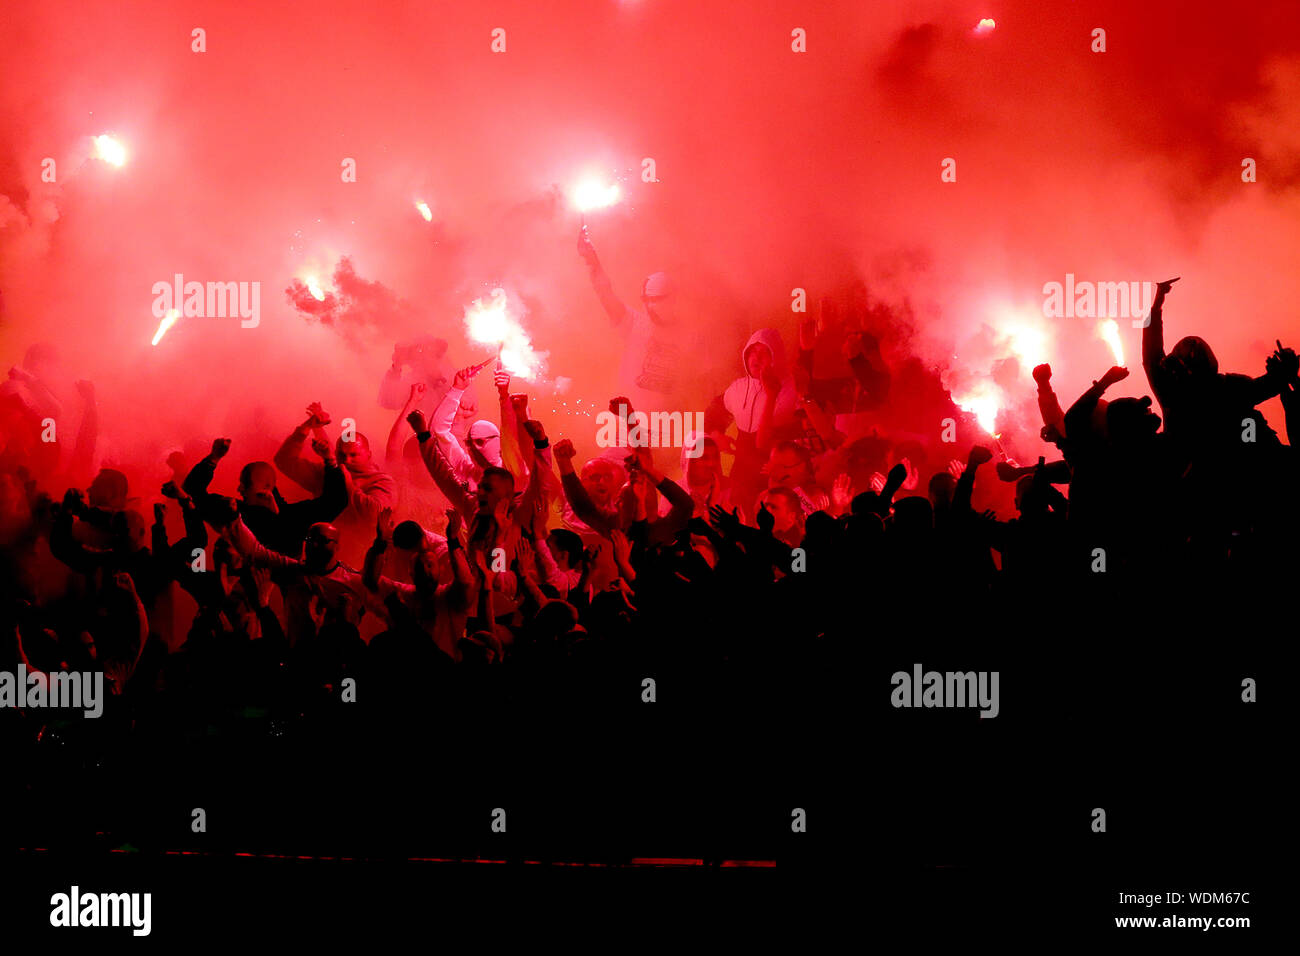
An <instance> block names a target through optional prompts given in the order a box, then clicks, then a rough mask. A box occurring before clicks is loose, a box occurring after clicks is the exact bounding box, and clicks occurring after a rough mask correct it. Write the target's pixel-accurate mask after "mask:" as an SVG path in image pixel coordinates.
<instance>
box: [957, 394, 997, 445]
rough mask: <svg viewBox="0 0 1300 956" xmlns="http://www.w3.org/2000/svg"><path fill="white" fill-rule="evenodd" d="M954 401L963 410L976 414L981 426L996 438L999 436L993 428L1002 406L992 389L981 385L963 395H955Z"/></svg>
mask: <svg viewBox="0 0 1300 956" xmlns="http://www.w3.org/2000/svg"><path fill="white" fill-rule="evenodd" d="M953 402H954V403H955V404H956V405H957V407H958V408H960V409H961V410H962V411H963V412H970V413H971V414H972V415H974V416H975V420H976V421H977V422H979V424H980V428H982V429H984V430H985V431H986V432H988V433H989V434H990V435H993V437H994V438H997V437H998V436H997V435H995V434H994V433H993V428H994V426H996V425H997V420H998V411H999V410H1000V407H1001V406H1000V403H999V401H998V397H997V395H995V394H994V393H993V391H992V390H991V389H989V388H984V387H980V388H976V389H975V390H974V391H973V392H970V393H968V394H966V395H964V396H961V397H957V396H955V395H954V396H953Z"/></svg>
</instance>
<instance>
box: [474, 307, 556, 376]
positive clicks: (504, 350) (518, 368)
mask: <svg viewBox="0 0 1300 956" xmlns="http://www.w3.org/2000/svg"><path fill="white" fill-rule="evenodd" d="M508 306H509V300H508V299H507V297H506V293H505V290H504V289H493V290H492V298H491V299H490V300H489V301H488V302H484V301H483V300H482V299H475V300H474V301H473V302H471V303H470V304H469V305H467V306H465V331H466V334H468V335H469V337H470V339H471V340H472V341H475V342H479V343H481V344H483V345H494V346H496V347H497V348H498V349H499V350H500V355H501V366H502V368H504V369H505V370H506V371H507V372H509V373H510V374H511V375H517V376H519V377H520V378H524V379H530V380H531V379H532V378H533V377H534V376H535V375H536V374H537V373H538V371H539V370H540V368H541V363H542V356H540V355H538V354H537V353H536V352H535V351H534V350H533V344H532V342H531V341H530V340H529V338H528V333H527V332H525V331H524V329H523V326H521V325H520V324H519V322H518V321H516V320H515V319H514V318H513V317H512V316H511V315H510V312H509V309H508Z"/></svg>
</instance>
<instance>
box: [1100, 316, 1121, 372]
mask: <svg viewBox="0 0 1300 956" xmlns="http://www.w3.org/2000/svg"><path fill="white" fill-rule="evenodd" d="M1097 334H1098V335H1099V336H1101V340H1102V341H1103V342H1105V343H1106V344H1107V345H1108V346H1109V347H1110V353H1111V355H1113V356H1114V357H1115V364H1116V365H1119V366H1121V367H1122V366H1123V365H1124V343H1123V342H1121V341H1120V338H1119V323H1118V322H1116V321H1115V320H1114V319H1106V320H1105V321H1103V322H1102V323H1101V325H1099V326H1098V327H1097Z"/></svg>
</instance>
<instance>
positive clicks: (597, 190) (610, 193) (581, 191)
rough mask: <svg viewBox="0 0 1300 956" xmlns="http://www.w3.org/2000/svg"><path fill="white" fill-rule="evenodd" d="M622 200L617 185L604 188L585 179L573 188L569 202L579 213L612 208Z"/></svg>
mask: <svg viewBox="0 0 1300 956" xmlns="http://www.w3.org/2000/svg"><path fill="white" fill-rule="evenodd" d="M621 198H622V195H621V193H620V191H619V188H618V185H617V184H615V185H612V186H604V185H601V183H599V182H598V181H597V180H594V179H587V180H583V181H582V182H580V183H578V185H577V186H575V187H574V188H573V192H572V193H571V195H570V201H571V202H572V203H573V205H574V208H576V209H577V210H578V211H579V212H583V213H586V212H591V210H593V209H604V208H605V207H606V206H612V205H614V203H616V202H618V201H619V199H621Z"/></svg>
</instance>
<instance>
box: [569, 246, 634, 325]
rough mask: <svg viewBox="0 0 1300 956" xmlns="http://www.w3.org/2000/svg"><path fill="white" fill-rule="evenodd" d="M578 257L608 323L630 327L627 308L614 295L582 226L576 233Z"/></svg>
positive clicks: (594, 248)
mask: <svg viewBox="0 0 1300 956" xmlns="http://www.w3.org/2000/svg"><path fill="white" fill-rule="evenodd" d="M578 255H580V256H582V260H583V262H585V263H586V264H587V271H588V273H589V274H590V276H591V287H592V288H593V289H595V290H596V295H597V297H598V298H599V299H600V304H601V306H603V307H604V309H605V314H606V315H608V316H609V319H610V321H611V322H613V323H614V325H616V326H619V327H623V326H626V325H630V324H631V320H630V316H629V313H628V308H627V306H626V305H624V304H623V300H622V299H620V298H619V297H618V296H617V295H615V294H614V284H613V283H612V282H610V281H609V276H608V275H606V274H605V268H604V266H602V265H601V264H600V259H599V258H598V257H597V256H596V247H595V246H593V245H592V244H591V236H590V235H589V234H588V233H587V227H586V226H583V227H582V229H581V231H579V233H578Z"/></svg>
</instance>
